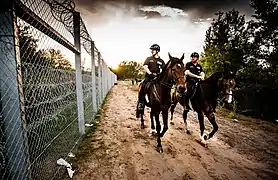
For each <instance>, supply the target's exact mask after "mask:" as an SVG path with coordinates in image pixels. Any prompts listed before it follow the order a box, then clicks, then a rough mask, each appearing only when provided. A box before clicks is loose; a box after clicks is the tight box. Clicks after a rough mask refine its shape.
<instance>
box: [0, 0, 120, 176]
mask: <svg viewBox="0 0 278 180" xmlns="http://www.w3.org/2000/svg"><path fill="white" fill-rule="evenodd" d="M3 4H4V7H2V8H1V12H0V178H1V179H60V178H61V177H62V175H63V173H65V172H66V170H65V168H63V167H61V166H58V165H57V160H58V159H59V158H63V159H65V160H67V158H68V154H69V153H70V152H71V151H72V149H73V148H74V146H75V145H76V143H77V142H78V140H79V139H80V138H81V137H82V135H83V134H84V133H85V127H86V126H85V125H86V124H90V123H91V122H92V121H93V120H94V118H95V115H96V113H97V111H98V109H99V108H100V106H101V104H102V102H103V100H104V98H105V96H106V94H107V93H108V91H109V90H110V88H111V87H112V86H113V85H114V83H115V82H116V80H117V79H116V76H115V74H113V73H112V72H111V71H110V70H109V69H108V67H107V65H106V64H105V62H104V60H103V59H102V57H101V54H100V53H99V51H98V50H97V48H96V47H95V44H94V42H93V41H92V39H91V37H90V35H89V33H88V32H87V30H86V26H85V25H84V23H83V21H82V19H81V17H80V14H79V13H78V12H75V11H74V3H73V1H72V0H21V1H20V0H15V1H13V0H4V3H3Z"/></svg>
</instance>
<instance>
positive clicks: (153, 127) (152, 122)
mask: <svg viewBox="0 0 278 180" xmlns="http://www.w3.org/2000/svg"><path fill="white" fill-rule="evenodd" d="M154 116H159V114H155V113H153V112H152V111H151V112H150V119H151V134H152V135H155V126H154V119H153V118H154Z"/></svg>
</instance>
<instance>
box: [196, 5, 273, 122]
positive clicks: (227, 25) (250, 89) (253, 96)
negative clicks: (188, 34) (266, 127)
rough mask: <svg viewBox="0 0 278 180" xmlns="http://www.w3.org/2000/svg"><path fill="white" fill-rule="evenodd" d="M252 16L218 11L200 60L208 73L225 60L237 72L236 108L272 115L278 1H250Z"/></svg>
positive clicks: (221, 66)
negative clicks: (247, 19)
mask: <svg viewBox="0 0 278 180" xmlns="http://www.w3.org/2000/svg"><path fill="white" fill-rule="evenodd" d="M250 5H251V7H253V8H254V10H255V14H254V15H253V19H252V20H250V21H249V22H245V18H244V15H240V14H239V12H238V11H236V10H234V9H233V10H231V11H229V12H226V13H224V12H218V13H216V15H217V17H216V18H215V19H213V21H212V23H211V26H210V27H209V29H208V30H207V32H206V39H205V45H204V53H202V54H201V58H202V61H201V63H202V64H203V66H204V69H205V70H206V74H207V75H210V74H212V73H214V72H216V71H220V70H222V69H223V65H224V62H225V61H229V62H230V63H231V68H232V69H233V70H234V71H236V72H237V77H238V81H237V89H238V90H237V91H236V93H235V94H236V100H237V101H238V105H239V106H238V107H239V109H242V110H243V109H252V110H253V111H255V112H256V114H259V115H261V114H263V116H264V117H265V118H266V117H271V118H274V117H275V116H276V118H277V115H275V113H274V112H275V110H274V109H273V108H274V106H273V102H275V101H278V95H276V94H277V93H275V92H277V91H278V78H277V77H278V39H277V36H278V22H277V21H276V20H275V19H276V17H278V3H277V2H275V1H273V0H265V1H261V0H252V1H251V3H250Z"/></svg>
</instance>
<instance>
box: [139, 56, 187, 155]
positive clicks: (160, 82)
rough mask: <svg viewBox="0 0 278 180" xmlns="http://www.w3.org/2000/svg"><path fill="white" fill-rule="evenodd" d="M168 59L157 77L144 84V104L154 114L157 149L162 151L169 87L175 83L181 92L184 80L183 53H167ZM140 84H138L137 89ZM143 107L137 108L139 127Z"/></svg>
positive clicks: (168, 102) (169, 101)
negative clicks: (179, 54)
mask: <svg viewBox="0 0 278 180" xmlns="http://www.w3.org/2000/svg"><path fill="white" fill-rule="evenodd" d="M169 58H170V60H169V61H168V62H167V63H166V65H165V67H164V68H163V70H162V72H161V74H160V75H159V76H158V77H157V79H155V80H153V81H151V82H150V83H149V84H147V85H146V87H147V88H146V95H147V99H148V100H147V99H146V98H145V101H144V104H146V105H147V106H148V107H150V108H151V112H152V113H153V115H154V116H155V122H156V133H157V151H158V152H160V153H161V152H163V149H162V145H161V138H162V137H163V135H164V134H165V133H166V131H167V130H168V110H169V108H170V106H171V88H172V86H173V85H174V84H175V85H177V86H176V89H177V91H178V92H183V91H184V90H185V80H184V71H185V68H184V64H183V62H182V60H183V59H184V54H183V55H182V57H181V58H180V59H179V58H176V57H172V56H171V55H170V53H169ZM140 88H141V85H139V90H140ZM160 112H162V118H163V130H162V132H161V125H160V122H159V114H160ZM143 115H144V109H143V110H141V111H140V110H138V107H137V112H136V116H137V117H141V128H144V127H145V125H144V119H143Z"/></svg>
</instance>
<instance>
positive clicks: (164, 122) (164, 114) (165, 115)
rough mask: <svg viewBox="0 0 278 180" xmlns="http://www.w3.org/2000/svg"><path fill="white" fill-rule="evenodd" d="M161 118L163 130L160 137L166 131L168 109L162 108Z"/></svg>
mask: <svg viewBox="0 0 278 180" xmlns="http://www.w3.org/2000/svg"><path fill="white" fill-rule="evenodd" d="M162 119H163V130H162V132H161V134H160V135H161V137H163V136H164V134H165V133H166V131H167V130H168V109H163V110H162Z"/></svg>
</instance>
